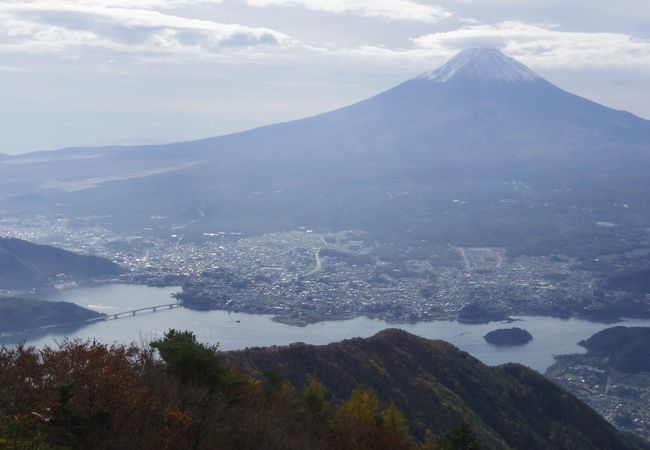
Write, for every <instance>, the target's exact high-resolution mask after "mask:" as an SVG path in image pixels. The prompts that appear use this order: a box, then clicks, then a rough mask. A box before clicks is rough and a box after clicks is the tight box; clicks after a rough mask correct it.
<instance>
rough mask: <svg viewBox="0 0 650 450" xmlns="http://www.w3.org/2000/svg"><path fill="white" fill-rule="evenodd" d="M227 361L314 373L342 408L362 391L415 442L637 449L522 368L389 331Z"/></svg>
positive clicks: (296, 375) (257, 370)
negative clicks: (392, 412)
mask: <svg viewBox="0 0 650 450" xmlns="http://www.w3.org/2000/svg"><path fill="white" fill-rule="evenodd" d="M224 357H225V358H226V359H227V360H228V361H229V362H230V363H233V364H235V365H236V366H239V367H241V368H242V369H243V370H244V371H247V372H249V373H251V374H253V375H256V376H260V374H263V373H269V371H275V372H277V374H278V375H279V376H280V377H285V378H287V379H288V380H290V381H291V382H292V383H293V384H294V385H296V386H298V387H300V386H304V385H306V384H307V383H308V380H309V378H310V376H312V375H314V376H315V377H316V378H317V379H318V380H319V381H320V382H321V383H322V385H323V386H324V387H325V391H326V392H328V393H329V395H330V396H331V399H332V400H333V401H334V402H337V401H341V400H343V399H345V398H347V397H348V396H349V395H350V392H352V390H353V389H354V388H355V387H356V386H357V385H359V384H361V385H363V386H365V387H367V388H370V389H371V390H373V391H374V392H376V393H377V395H378V397H379V399H380V401H382V402H386V403H391V402H392V403H394V404H395V405H396V406H397V407H398V408H399V409H400V410H401V411H403V412H404V414H405V416H406V419H407V421H408V423H409V425H410V426H411V430H412V431H413V432H414V434H415V435H416V436H417V437H419V438H422V436H423V435H424V433H425V430H426V429H433V430H440V429H450V428H453V427H455V426H458V424H459V423H460V422H461V421H462V420H469V421H470V422H471V423H473V424H474V429H475V432H476V434H477V436H478V438H479V441H480V442H481V444H482V445H481V448H485V449H499V450H503V449H509V448H511V449H531V450H532V449H540V450H542V449H544V450H546V449H549V448H553V449H567V450H568V449H571V450H575V449H599V450H605V449H617V450H622V449H627V448H635V447H634V444H631V443H629V442H627V441H626V440H625V438H624V437H622V435H621V434H620V433H619V432H618V431H616V430H615V429H614V428H613V427H612V426H611V425H610V424H608V423H607V422H606V421H605V420H604V419H603V418H602V417H600V416H599V415H598V414H597V413H596V412H594V411H593V410H592V409H591V408H589V407H588V406H586V405H585V404H583V403H582V402H580V401H579V400H578V399H577V398H575V397H574V396H573V395H571V394H569V393H567V392H566V391H564V390H563V389H561V388H560V387H558V386H557V385H555V384H554V383H552V382H550V381H549V380H548V379H546V378H545V377H543V376H542V375H540V374H538V373H537V372H535V371H533V370H531V369H528V368H526V367H524V366H521V365H517V364H507V365H503V366H499V367H488V366H486V365H484V364H482V363H481V362H479V361H478V360H476V359H475V358H473V357H471V356H470V355H469V354H467V353H465V352H462V351H460V350H458V349H457V348H456V347H454V346H452V345H451V344H448V343H446V342H443V341H430V340H427V339H423V338H420V337H417V336H414V335H411V334H409V333H406V332H404V331H399V330H385V331H383V332H381V333H379V334H377V335H375V336H373V337H371V338H368V339H352V340H347V341H343V342H341V343H335V344H330V345H326V346H310V345H305V344H293V345H290V346H288V347H282V348H266V349H247V350H244V351H237V352H228V353H225V354H224Z"/></svg>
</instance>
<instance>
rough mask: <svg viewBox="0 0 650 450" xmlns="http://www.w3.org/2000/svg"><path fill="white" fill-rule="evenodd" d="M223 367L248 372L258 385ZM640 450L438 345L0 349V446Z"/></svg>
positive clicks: (520, 371)
mask: <svg viewBox="0 0 650 450" xmlns="http://www.w3.org/2000/svg"><path fill="white" fill-rule="evenodd" d="M224 359H225V363H224ZM231 363H239V364H238V365H239V367H246V368H248V369H251V368H252V367H253V366H254V367H255V368H257V369H258V371H257V372H256V373H257V374H259V377H258V378H254V377H252V376H250V375H248V374H246V373H244V372H242V371H241V369H238V368H237V366H233V365H232V364H231ZM244 363H248V364H244ZM283 375H285V376H287V377H286V378H285V379H283V378H282V376H283ZM292 377H293V378H296V379H297V380H298V381H297V382H296V383H294V382H293V380H292ZM303 386H304V388H303ZM328 398H329V401H328ZM400 405H404V407H405V408H400V407H399V406H400ZM423 426H425V427H426V431H425V432H424V439H423V436H422V434H423V433H422V427H423ZM630 439H631V438H630ZM423 441H424V442H423ZM644 445H645V444H643V443H639V444H638V445H637V444H635V443H634V442H633V441H631V440H629V439H628V438H627V437H625V436H624V435H622V434H621V433H619V432H618V431H616V430H615V429H614V428H613V427H612V426H611V425H609V424H608V423H607V422H605V421H604V419H602V418H601V417H600V416H598V415H597V414H596V413H595V412H594V411H593V410H591V409H589V408H588V407H587V406H586V405H584V404H583V403H581V402H580V401H578V400H577V399H576V398H575V397H573V396H572V395H570V394H568V393H567V392H566V391H563V390H562V389H561V388H559V387H558V386H557V385H555V384H553V383H551V382H550V381H549V380H547V379H546V378H544V377H543V376H541V375H540V374H538V373H536V372H534V371H532V370H530V369H526V368H525V367H523V366H519V365H513V364H508V365H505V366H500V367H487V366H485V365H483V364H482V363H480V362H479V361H477V360H476V359H474V358H472V357H471V356H469V355H468V354H467V353H465V352H461V351H460V350H458V349H457V348H455V347H453V346H452V345H450V344H448V343H446V342H443V341H430V340H426V339H422V338H418V337H416V336H414V335H411V334H408V333H406V332H403V331H398V330H386V331H383V332H380V333H378V334H377V335H375V336H373V337H371V338H367V339H361V338H358V339H352V340H348V341H343V342H340V343H336V344H330V345H326V346H319V347H316V346H307V345H305V344H294V345H291V346H288V347H281V348H277V347H275V348H267V349H249V350H247V351H241V352H229V353H218V352H216V348H215V347H211V346H207V345H204V344H201V343H199V342H197V341H196V337H195V336H194V334H193V333H191V332H182V331H176V330H170V331H168V332H167V333H165V334H164V337H163V338H161V339H159V340H156V341H154V342H152V343H151V347H150V349H147V348H143V347H142V346H138V345H136V344H132V345H127V346H124V345H118V344H113V345H103V344H100V343H98V342H96V341H87V342H81V341H76V340H74V341H69V340H64V341H62V342H60V343H58V345H57V346H56V348H49V347H45V348H43V349H37V348H35V347H29V346H26V345H18V346H12V347H0V447H3V446H9V447H11V448H14V447H15V448H61V449H63V448H75V449H77V448H78V449H93V450H101V449H109V448H111V449H114V448H119V449H124V450H128V449H132V448H133V449H135V448H139V449H141V448H161V449H178V450H182V449H201V450H202V449H205V450H217V449H224V450H232V449H238V450H258V449H261V448H264V449H266V450H305V449H313V450H340V449H357V450H461V449H462V450H466V449H479V448H480V449H483V450H488V449H499V450H508V449H527V450H536V449H545V450H546V449H548V448H553V449H554V450H556V449H557V450H569V449H570V450H591V449H594V450H595V449H598V450H609V449H611V450H614V449H616V450H626V449H630V450H632V449H639V448H647V447H643V446H644Z"/></svg>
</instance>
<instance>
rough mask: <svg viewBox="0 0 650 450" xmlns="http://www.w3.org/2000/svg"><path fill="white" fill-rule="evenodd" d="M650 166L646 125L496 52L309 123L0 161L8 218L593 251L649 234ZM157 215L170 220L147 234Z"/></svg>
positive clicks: (461, 60)
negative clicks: (349, 233) (57, 217)
mask: <svg viewBox="0 0 650 450" xmlns="http://www.w3.org/2000/svg"><path fill="white" fill-rule="evenodd" d="M649 171H650V121H647V120H644V119H642V118H639V117H636V116H634V115H632V114H630V113H627V112H624V111H617V110H614V109H610V108H607V107H605V106H602V105H599V104H597V103H594V102H592V101H589V100H587V99H584V98H582V97H579V96H576V95H573V94H571V93H568V92H566V91H564V90H562V89H560V88H558V87H556V86H554V85H553V84H551V83H550V82H548V81H547V80H545V79H544V78H542V77H541V76H539V75H537V74H536V73H535V72H534V71H532V70H531V69H529V68H528V67H526V66H524V65H523V64H521V63H520V62H518V61H516V60H514V59H512V58H510V57H508V56H506V55H504V54H503V53H501V52H500V51H498V50H495V49H469V50H465V51H462V52H460V53H459V54H457V55H456V56H455V57H453V58H452V59H451V60H450V61H449V62H447V63H446V64H445V65H443V66H442V67H440V68H438V69H436V70H433V71H431V72H427V73H424V74H422V75H420V76H417V77H415V78H413V79H411V80H408V81H406V82H404V83H402V84H400V85H399V86H396V87H394V88H392V89H390V90H388V91H385V92H383V93H380V94H378V95H376V96H374V97H372V98H370V99H367V100H365V101H362V102H359V103H357V104H354V105H351V106H348V107H346V108H342V109H338V110H335V111H331V112H328V113H324V114H320V115H317V116H314V117H310V118H307V119H302V120H297V121H292V122H287V123H281V124H277V125H271V126H267V127H262V128H257V129H254V130H250V131H246V132H242V133H236V134H231V135H226V136H221V137H216V138H209V139H203V140H198V141H193V142H186V143H178V144H170V145H158V146H139V147H107V148H72V149H63V150H59V151H55V152H40V153H31V154H27V155H21V156H17V157H10V158H6V159H2V160H0V192H2V193H3V195H2V200H0V209H1V210H2V211H3V212H4V213H5V214H21V213H28V214H29V213H33V212H36V211H38V212H47V213H56V214H62V215H63V216H67V217H88V216H104V217H108V218H107V219H105V220H108V221H109V222H110V221H111V220H112V223H110V225H111V226H113V227H115V228H117V229H124V230H131V231H132V230H142V229H143V228H148V229H153V230H154V231H152V232H155V233H160V234H161V235H165V236H168V235H169V234H170V230H171V229H172V227H173V226H175V225H178V224H179V223H191V224H190V225H188V226H187V227H185V228H183V233H185V234H186V236H187V237H188V238H194V239H200V238H201V236H202V235H203V233H205V232H213V231H215V230H224V231H242V232H248V233H262V232H268V231H273V230H282V229H292V228H297V227H299V226H305V227H309V228H314V229H350V228H360V229H364V230H366V231H368V232H369V233H370V234H371V235H375V236H378V237H384V236H390V237H392V238H399V239H407V238H408V239H409V240H410V242H423V241H427V242H433V241H436V242H447V243H454V244H458V245H482V246H492V245H499V246H506V247H508V248H509V249H510V250H512V251H513V252H523V253H539V252H547V251H548V252H558V253H565V254H581V255H586V254H589V255H590V254H598V253H599V252H602V251H609V250H613V251H614V250H617V249H620V248H623V247H625V246H627V245H635V243H637V242H640V240H642V239H646V238H647V234H646V232H645V231H644V230H645V229H646V228H647V227H648V224H649V223H650V179H649V177H648V173H649ZM152 216H155V217H164V218H165V219H160V220H159V221H158V222H156V223H155V226H152V223H151V219H150V218H151V217H152ZM111 218H112V219H111ZM603 223H607V224H615V225H616V226H599V225H598V224H603ZM610 247H611V248H610Z"/></svg>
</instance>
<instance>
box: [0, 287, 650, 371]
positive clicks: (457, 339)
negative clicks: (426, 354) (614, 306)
mask: <svg viewBox="0 0 650 450" xmlns="http://www.w3.org/2000/svg"><path fill="white" fill-rule="evenodd" d="M178 291H179V288H153V287H147V286H139V285H126V284H112V285H105V286H98V287H80V288H73V289H69V290H64V291H59V292H56V293H53V294H51V295H50V296H48V298H47V299H48V300H57V301H60V300H66V301H70V302H73V303H76V304H78V305H80V306H83V307H86V308H90V309H93V310H96V311H99V312H103V313H107V314H110V313H117V312H120V311H126V310H130V309H136V308H139V307H146V306H153V305H159V304H164V303H171V302H173V299H172V298H171V294H173V293H175V292H178ZM517 319H521V321H519V322H515V323H513V324H502V323H495V322H492V323H490V324H484V325H466V324H459V323H458V322H451V321H433V322H419V323H415V324H399V325H393V324H389V323H386V322H385V321H383V320H377V319H368V318H365V317H358V318H355V319H352V320H345V321H330V322H321V323H317V324H313V325H308V326H306V327H295V326H290V325H285V324H281V323H277V322H274V321H272V320H271V316H268V315H252V314H238V313H228V312H225V311H193V310H190V309H185V308H179V309H173V310H165V311H160V312H157V313H153V314H152V313H145V314H139V315H137V316H135V317H126V318H123V319H118V320H107V321H103V322H98V323H94V324H92V325H88V326H85V327H83V328H79V329H76V330H70V329H59V328H54V329H50V330H47V331H45V332H43V331H42V332H39V333H38V334H32V335H26V336H25V335H23V336H12V337H11V339H10V340H13V341H14V342H15V341H16V340H18V339H23V338H24V339H26V340H27V343H28V344H31V345H36V346H41V345H45V344H55V343H56V341H57V340H61V339H62V338H63V337H64V336H68V337H70V338H82V339H88V338H90V339H96V340H98V341H99V342H103V343H107V344H108V343H113V342H118V343H130V342H136V343H140V342H150V341H151V340H154V339H157V338H160V337H161V336H162V334H163V333H164V332H165V331H167V330H169V329H170V328H175V329H180V330H191V331H193V332H194V333H195V334H196V336H197V338H198V339H199V341H201V342H208V343H211V344H219V347H220V348H221V349H222V350H236V349H242V348H245V347H256V346H260V347H262V346H269V345H285V344H290V343H292V342H305V343H308V344H327V343H330V342H335V341H340V340H342V339H349V338H353V337H368V336H372V335H373V334H375V333H377V332H379V331H381V330H383V329H385V328H401V329H404V330H406V331H409V332H411V333H413V334H416V335H419V336H423V337H426V338H430V339H443V340H445V341H448V342H451V343H452V344H454V345H456V346H457V347H459V348H461V349H462V350H465V351H467V352H468V353H470V354H472V355H473V356H475V357H477V358H478V359H480V360H481V361H483V362H485V363H486V364H490V365H494V364H502V363H506V362H517V363H521V364H525V365H527V366H529V367H532V368H533V369H536V370H538V371H540V372H544V370H546V368H547V367H548V366H550V365H551V364H552V363H553V355H561V354H568V353H583V352H584V349H583V348H582V347H580V346H578V345H577V343H578V342H579V341H580V340H582V339H586V338H588V337H589V336H591V335H592V334H594V333H596V332H598V331H600V330H603V329H605V328H608V327H610V326H614V325H627V326H650V320H626V321H624V322H621V323H619V324H609V325H606V324H601V323H594V322H589V321H585V320H579V319H568V320H564V319H556V318H550V317H528V316H524V317H517ZM513 326H518V327H521V328H525V329H526V330H528V331H529V332H530V333H531V334H532V335H533V341H532V342H530V343H529V344H526V345H524V346H518V347H497V346H494V345H492V344H488V343H487V342H485V340H484V339H483V336H484V335H485V334H486V333H487V332H489V331H492V330H495V329H497V328H504V327H513ZM6 341H7V340H6V339H5V342H6Z"/></svg>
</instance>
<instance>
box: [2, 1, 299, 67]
mask: <svg viewBox="0 0 650 450" xmlns="http://www.w3.org/2000/svg"><path fill="white" fill-rule="evenodd" d="M198 2H200V0H175V1H172V2H164V3H166V6H170V5H171V4H180V3H198ZM126 3H130V4H129V5H128V7H126V6H127V5H126ZM159 3H162V2H160V1H158V0H140V1H135V2H126V1H123V0H106V1H104V0H102V1H96V0H78V1H73V0H50V1H5V2H4V3H2V4H0V50H5V51H14V52H31V53H42V52H57V51H58V52H66V53H69V52H70V51H71V50H73V49H83V48H85V47H95V48H104V49H108V50H113V51H119V52H122V53H124V54H131V55H137V54H143V55H149V56H152V55H162V56H164V55H165V54H172V55H174V56H177V57H178V56H189V57H193V58H200V57H205V56H209V55H211V54H216V53H220V52H226V51H232V50H236V49H238V48H242V47H243V48H251V47H264V46H268V47H291V46H292V45H294V44H295V41H293V40H292V39H291V38H290V37H289V36H287V35H286V34H283V33H280V32H277V31H275V30H271V29H268V28H262V27H247V26H243V25H238V24H225V23H219V22H215V21H211V20H202V19H194V18H186V17H180V16H176V15H172V14H166V13H163V12H161V11H159V10H156V8H157V7H158V4H159ZM213 3H214V2H213ZM138 6H139V7H138Z"/></svg>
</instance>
